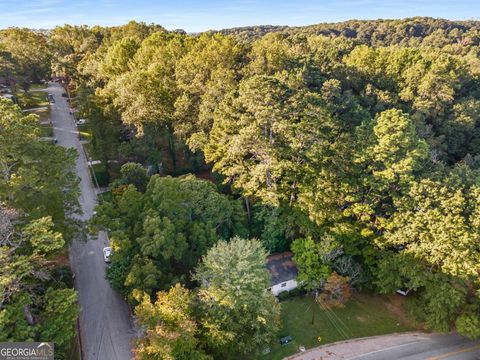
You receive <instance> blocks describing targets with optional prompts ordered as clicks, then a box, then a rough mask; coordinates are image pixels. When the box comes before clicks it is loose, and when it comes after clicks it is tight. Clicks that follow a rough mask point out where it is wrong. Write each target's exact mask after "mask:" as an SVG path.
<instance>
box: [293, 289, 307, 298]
mask: <svg viewBox="0 0 480 360" xmlns="http://www.w3.org/2000/svg"><path fill="white" fill-rule="evenodd" d="M289 293H290V297H295V296H304V295H305V294H306V293H307V291H306V290H305V289H304V288H301V287H296V288H295V289H292V290H290V291H289Z"/></svg>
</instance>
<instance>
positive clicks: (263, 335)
mask: <svg viewBox="0 0 480 360" xmlns="http://www.w3.org/2000/svg"><path fill="white" fill-rule="evenodd" d="M266 256H267V253H266V251H265V250H264V248H263V247H262V245H261V243H260V242H259V241H258V240H244V239H241V238H238V237H236V238H233V239H231V240H230V241H229V242H225V241H220V242H219V243H217V244H216V245H215V246H214V247H213V248H212V249H210V250H209V251H208V252H207V254H206V255H205V256H204V257H203V260H202V263H201V264H200V265H199V266H198V267H197V269H196V272H195V275H194V279H195V280H197V281H198V282H199V284H200V290H199V295H198V296H199V301H200V304H199V306H200V322H201V324H202V333H203V336H204V337H205V341H206V344H207V346H208V348H209V349H211V350H212V351H213V352H214V353H215V354H216V356H218V357H221V358H232V359H233V358H239V357H246V356H251V355H252V354H254V353H256V352H259V351H261V350H263V349H264V348H265V347H267V346H268V345H269V344H271V343H272V341H273V340H274V338H275V335H276V333H277V331H278V330H279V325H280V306H279V305H278V303H277V301H276V299H275V298H274V297H273V295H272V294H271V293H270V292H268V291H265V289H266V288H267V287H268V286H269V284H270V275H269V273H268V271H267V270H266V268H265V264H266Z"/></svg>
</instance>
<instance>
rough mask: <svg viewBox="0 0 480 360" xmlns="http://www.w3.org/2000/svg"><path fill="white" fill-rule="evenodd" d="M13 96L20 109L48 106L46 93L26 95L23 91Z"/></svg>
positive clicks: (35, 92)
mask: <svg viewBox="0 0 480 360" xmlns="http://www.w3.org/2000/svg"><path fill="white" fill-rule="evenodd" d="M15 96H16V97H17V99H18V103H19V104H20V107H21V108H22V109H31V108H37V107H42V106H49V102H48V97H47V92H46V91H30V92H28V93H25V92H24V91H18V92H17V93H16V94H15Z"/></svg>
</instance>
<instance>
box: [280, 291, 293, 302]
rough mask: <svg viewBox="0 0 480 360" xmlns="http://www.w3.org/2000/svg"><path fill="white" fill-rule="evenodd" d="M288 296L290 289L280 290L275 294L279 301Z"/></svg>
mask: <svg viewBox="0 0 480 360" xmlns="http://www.w3.org/2000/svg"><path fill="white" fill-rule="evenodd" d="M289 297H290V291H282V292H280V293H278V295H277V299H278V300H279V301H282V300H285V299H288V298H289Z"/></svg>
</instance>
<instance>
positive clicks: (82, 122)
mask: <svg viewBox="0 0 480 360" xmlns="http://www.w3.org/2000/svg"><path fill="white" fill-rule="evenodd" d="M86 123H87V119H79V120H77V125H85V124H86Z"/></svg>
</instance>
